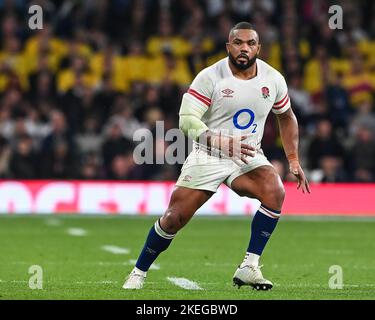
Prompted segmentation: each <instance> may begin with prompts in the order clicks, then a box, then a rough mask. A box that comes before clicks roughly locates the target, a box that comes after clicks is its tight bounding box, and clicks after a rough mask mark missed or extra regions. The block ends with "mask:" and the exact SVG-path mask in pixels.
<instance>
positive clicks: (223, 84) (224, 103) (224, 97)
mask: <svg viewBox="0 0 375 320" xmlns="http://www.w3.org/2000/svg"><path fill="white" fill-rule="evenodd" d="M256 64H257V75H256V76H255V77H254V78H252V79H250V80H241V79H239V78H236V77H235V76H234V75H233V73H232V71H231V69H230V68H229V58H224V59H222V60H220V61H218V62H216V63H215V64H213V65H211V66H209V67H207V68H205V69H203V70H202V71H201V72H200V73H199V74H198V75H197V76H196V78H195V79H194V80H193V82H192V84H191V86H190V88H189V90H188V91H187V92H186V93H185V94H184V99H188V100H189V102H190V103H191V104H193V106H194V107H197V108H202V110H204V111H205V113H204V115H203V118H202V121H203V122H204V123H205V124H206V125H207V127H208V128H209V129H210V130H212V131H215V132H217V131H221V132H222V133H223V134H241V135H248V136H249V139H247V140H246V142H247V143H249V144H251V145H253V146H256V147H257V149H258V148H260V143H261V140H262V137H263V131H264V125H265V122H266V119H267V116H268V114H269V112H270V111H271V110H272V112H274V113H276V114H280V113H283V112H285V111H287V110H288V109H289V108H290V100H289V96H288V88H287V85H286V82H285V79H284V77H283V76H282V75H281V74H280V72H279V71H277V70H276V69H274V68H273V67H271V66H270V65H269V64H267V63H266V62H264V61H262V60H260V59H257V60H256ZM244 142H245V141H244Z"/></svg>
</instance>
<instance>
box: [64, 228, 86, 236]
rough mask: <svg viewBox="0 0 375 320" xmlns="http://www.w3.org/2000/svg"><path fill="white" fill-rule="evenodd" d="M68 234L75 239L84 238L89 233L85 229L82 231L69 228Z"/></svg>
mask: <svg viewBox="0 0 375 320" xmlns="http://www.w3.org/2000/svg"><path fill="white" fill-rule="evenodd" d="M67 232H68V234H70V235H71V236H74V237H83V236H85V235H87V231H86V230H85V229H81V228H69V229H68V230H67Z"/></svg>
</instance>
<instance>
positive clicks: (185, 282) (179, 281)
mask: <svg viewBox="0 0 375 320" xmlns="http://www.w3.org/2000/svg"><path fill="white" fill-rule="evenodd" d="M167 280H168V281H170V282H172V283H173V284H174V285H176V286H178V287H181V288H183V289H186V290H203V288H201V287H200V286H199V285H198V283H196V282H194V281H191V280H189V279H185V278H174V277H167Z"/></svg>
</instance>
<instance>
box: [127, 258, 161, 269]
mask: <svg viewBox="0 0 375 320" xmlns="http://www.w3.org/2000/svg"><path fill="white" fill-rule="evenodd" d="M136 263H137V260H135V259H130V260H129V263H128V264H130V265H135V264H136ZM150 270H160V265H158V264H157V263H153V264H152V265H151V266H150Z"/></svg>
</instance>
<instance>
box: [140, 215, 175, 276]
mask: <svg viewBox="0 0 375 320" xmlns="http://www.w3.org/2000/svg"><path fill="white" fill-rule="evenodd" d="M174 236H175V235H174V234H168V233H166V232H165V231H164V230H163V229H162V228H161V227H160V223H159V220H158V221H156V222H155V224H154V225H153V226H152V228H151V229H150V232H149V233H148V236H147V239H146V243H145V245H144V247H143V249H142V252H141V254H140V255H139V258H138V260H137V263H136V264H135V266H136V267H137V268H138V269H140V270H142V271H144V272H147V271H148V269H149V268H150V266H151V265H152V263H153V262H154V261H155V260H156V258H157V257H158V255H159V254H160V253H161V252H163V251H164V250H166V249H167V248H168V247H169V245H170V243H171V242H172V240H173V238H174Z"/></svg>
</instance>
